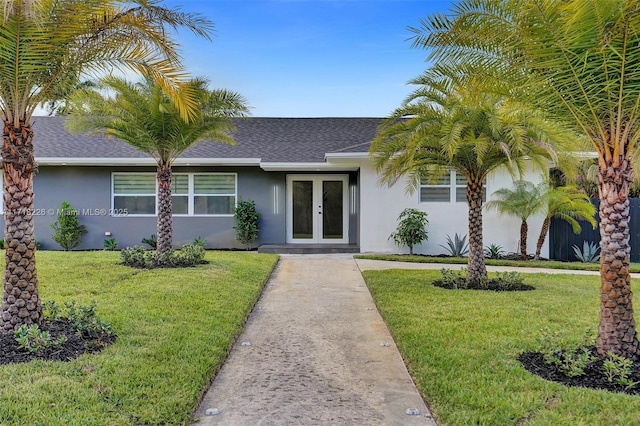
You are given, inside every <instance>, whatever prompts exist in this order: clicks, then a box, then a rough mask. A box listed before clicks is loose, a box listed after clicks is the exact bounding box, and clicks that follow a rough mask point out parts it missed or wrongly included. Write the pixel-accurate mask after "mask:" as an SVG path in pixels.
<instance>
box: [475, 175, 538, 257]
mask: <svg viewBox="0 0 640 426" xmlns="http://www.w3.org/2000/svg"><path fill="white" fill-rule="evenodd" d="M545 193H546V184H545V183H541V184H539V185H534V184H533V183H531V182H529V181H526V180H519V181H516V182H514V184H513V189H512V188H500V189H499V190H497V191H495V192H494V193H493V194H491V198H492V200H491V201H489V202H488V203H487V204H486V206H485V208H487V209H489V210H491V209H495V210H497V211H498V213H500V214H507V215H511V216H515V217H517V218H518V219H520V257H522V259H523V260H526V259H528V255H527V235H528V233H529V224H528V223H527V220H528V219H529V217H531V216H533V215H535V214H537V213H540V212H542V211H543V210H544V209H545V205H546V200H545Z"/></svg>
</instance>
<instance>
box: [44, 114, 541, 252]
mask: <svg viewBox="0 0 640 426" xmlns="http://www.w3.org/2000/svg"><path fill="white" fill-rule="evenodd" d="M380 122H381V119H380V118H247V119H239V120H237V131H236V132H235V134H234V138H235V140H236V141H237V144H236V145H235V146H229V145H224V144H220V143H216V142H201V143H199V144H197V145H195V146H194V147H192V148H190V149H189V150H187V151H186V152H185V153H184V154H183V155H182V156H181V157H180V158H179V159H178V160H177V161H176V162H175V166H174V180H173V212H174V218H173V231H174V234H173V235H174V242H175V244H176V245H179V244H181V243H186V242H190V241H193V240H194V239H195V238H197V237H201V238H203V239H204V240H205V241H206V247H207V248H221V249H226V248H240V247H241V245H240V244H239V243H238V242H237V241H236V239H235V230H234V225H235V221H234V218H233V210H234V206H235V203H236V201H237V200H239V199H240V198H242V199H245V200H254V201H255V204H256V207H257V209H258V211H259V212H260V213H261V214H262V217H261V220H260V236H259V239H258V241H257V243H256V245H257V246H261V247H262V248H263V249H265V250H267V249H269V247H273V246H285V248H286V247H288V248H291V247H293V248H294V249H295V248H296V247H306V246H304V245H305V244H306V245H309V244H311V245H313V247H320V248H323V247H324V248H328V249H333V250H341V251H352V252H406V248H399V247H397V246H396V245H395V244H394V243H393V242H392V241H390V240H389V235H390V234H391V232H393V231H394V230H395V228H396V226H397V217H398V215H399V213H400V212H401V211H402V210H403V209H404V208H407V207H413V208H418V209H421V210H424V211H426V212H427V213H428V214H429V216H428V218H429V222H430V224H429V227H428V232H429V239H428V241H426V242H425V243H423V244H422V245H420V246H418V247H416V252H418V253H428V254H439V253H445V252H446V251H445V250H444V249H443V248H442V247H440V245H441V244H445V241H446V238H447V236H451V237H453V235H454V234H455V233H458V234H460V235H465V234H466V233H467V204H466V199H465V191H464V181H463V180H461V179H460V177H457V176H456V175H455V172H451V175H450V176H446V177H445V178H443V179H441V181H440V182H438V184H437V185H426V184H425V185H423V186H421V187H420V189H419V190H418V191H416V192H415V193H413V194H409V193H407V192H406V191H405V184H404V182H399V183H397V184H396V185H394V186H392V187H387V186H381V185H380V184H379V179H378V174H377V173H376V171H375V169H374V168H373V167H372V164H371V161H370V159H369V154H368V150H369V146H370V143H371V141H372V139H373V138H374V136H375V134H376V130H377V127H378V125H379V124H380ZM33 127H34V132H35V139H34V145H35V156H36V161H37V163H38V173H37V175H36V177H35V179H34V188H35V194H36V198H35V207H36V211H35V222H36V237H37V239H38V241H40V242H41V243H42V245H43V247H44V248H45V249H57V248H58V246H57V244H56V243H55V242H54V241H53V240H52V238H51V233H52V229H51V227H50V225H51V224H52V223H53V222H54V221H55V220H56V211H57V209H58V208H59V207H60V205H61V203H62V202H63V201H68V202H70V203H71V204H72V205H73V206H74V207H75V208H77V209H78V210H79V214H80V221H81V223H82V224H84V225H85V226H86V229H87V231H88V232H87V234H86V235H84V237H83V240H82V244H81V245H80V246H79V247H78V248H79V249H98V248H102V246H103V241H104V239H105V238H115V239H116V240H117V241H118V243H119V247H121V248H123V247H127V246H132V245H139V244H141V240H142V238H145V237H149V236H150V235H151V234H154V233H155V232H156V197H155V192H156V191H155V189H156V188H155V162H154V160H153V159H152V158H150V157H149V156H148V155H146V154H143V153H141V152H138V151H137V150H135V149H134V148H132V147H130V146H129V145H127V144H126V143H124V142H122V141H119V140H116V139H110V138H105V137H100V136H94V137H89V136H87V135H72V134H70V133H69V132H68V131H67V130H66V129H65V127H64V118H63V117H34V118H33ZM526 178H527V179H528V180H531V181H534V182H538V181H540V179H541V175H540V173H539V172H533V171H532V172H531V173H528V175H527V176H526ZM511 184H512V179H511V176H510V175H509V174H508V173H507V172H506V171H505V170H503V171H499V172H497V173H495V174H494V175H492V176H491V177H490V178H489V179H488V181H487V183H486V192H487V194H488V195H487V196H488V197H489V198H490V197H491V193H493V192H494V191H495V190H497V189H498V188H501V187H505V186H511ZM541 223H542V220H541V218H534V219H532V220H531V221H530V223H529V227H530V229H531V231H530V233H531V235H530V237H529V240H530V241H529V250H530V252H533V251H534V249H535V242H536V239H537V232H538V231H539V229H540V226H541ZM519 225H520V224H519V221H518V220H517V219H516V218H513V217H507V216H499V215H498V214H497V213H495V212H486V213H485V216H484V242H485V245H489V244H499V245H501V246H502V247H503V248H504V249H505V250H507V251H517V248H518V238H519V232H518V230H519ZM279 249H283V248H282V247H279ZM546 253H548V248H547V247H546V246H545V247H544V249H543V255H545V254H546Z"/></svg>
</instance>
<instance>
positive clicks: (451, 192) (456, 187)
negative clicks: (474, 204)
mask: <svg viewBox="0 0 640 426" xmlns="http://www.w3.org/2000/svg"><path fill="white" fill-rule="evenodd" d="M485 185H486V183H485ZM482 199H483V200H485V201H486V199H487V191H486V187H485V186H484V185H483V190H482ZM420 202H421V203H433V202H442V203H452V202H458V203H466V202H467V180H466V179H465V177H464V175H462V174H460V173H456V172H455V171H453V170H452V171H450V172H449V173H445V174H444V175H442V176H440V177H439V178H438V180H437V181H436V182H431V181H429V180H428V179H425V178H423V179H422V181H421V182H420Z"/></svg>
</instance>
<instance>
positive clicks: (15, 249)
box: [0, 121, 42, 333]
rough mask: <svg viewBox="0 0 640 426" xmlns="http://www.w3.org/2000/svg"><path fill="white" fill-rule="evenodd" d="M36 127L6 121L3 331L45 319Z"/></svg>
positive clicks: (4, 141) (3, 141)
mask: <svg viewBox="0 0 640 426" xmlns="http://www.w3.org/2000/svg"><path fill="white" fill-rule="evenodd" d="M35 168H36V167H35V161H34V157H33V130H32V128H31V124H24V123H22V122H21V123H20V126H18V127H16V126H14V125H13V123H9V122H7V121H5V122H4V131H3V133H2V169H3V175H4V207H5V216H4V220H5V231H4V238H5V247H6V252H5V273H4V291H3V295H2V316H1V317H0V332H5V333H6V332H10V331H11V330H14V329H16V328H18V327H20V326H21V325H22V324H40V323H41V322H42V303H41V301H40V296H39V294H38V278H37V274H36V257H35V254H36V240H35V236H34V225H33V213H34V209H33V207H34V198H33V174H34V172H35Z"/></svg>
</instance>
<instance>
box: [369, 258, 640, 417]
mask: <svg viewBox="0 0 640 426" xmlns="http://www.w3.org/2000/svg"><path fill="white" fill-rule="evenodd" d="M363 275H364V277H365V279H366V281H367V284H368V286H369V288H370V289H371V292H372V294H373V297H374V299H375V300H376V303H377V305H378V308H379V309H380V312H381V314H382V316H383V317H384V319H385V321H386V323H387V325H388V327H389V328H390V330H391V332H392V334H393V335H394V337H395V340H396V342H397V344H398V347H399V349H400V351H401V352H402V354H403V356H404V358H405V360H406V362H407V364H408V367H409V370H410V372H411V374H412V376H413V378H414V380H415V382H416V384H417V386H418V388H419V390H420V392H421V393H422V395H423V396H424V398H425V400H427V401H428V403H429V404H430V405H431V407H432V410H433V413H434V415H435V416H436V417H437V419H438V422H439V424H440V425H524V424H526V425H527V426H532V425H634V424H635V425H637V424H640V397H638V396H629V395H623V394H616V393H610V392H606V391H598V390H591V389H584V388H569V387H565V386H562V385H560V384H557V383H552V382H548V381H545V380H543V379H541V378H539V377H537V376H535V375H533V374H531V373H529V372H527V371H526V370H525V369H524V368H523V367H522V366H521V365H520V363H519V362H518V361H517V359H516V357H517V356H518V354H520V353H521V352H524V351H531V350H537V349H538V342H537V338H538V336H539V335H540V334H539V330H540V329H541V328H542V327H545V326H546V327H549V328H550V329H551V330H566V332H567V342H568V343H574V342H575V343H577V342H578V341H580V338H581V337H582V335H583V334H584V332H585V330H586V329H587V327H593V328H594V329H595V328H597V325H598V310H599V305H598V299H599V278H598V277H597V276H593V277H591V276H572V275H564V274H561V275H555V274H554V275H547V274H527V275H525V283H527V284H532V285H534V286H535V287H536V288H537V289H536V290H534V291H527V292H516V293H495V292H483V291H474V290H445V289H442V288H437V287H434V286H432V285H431V282H432V281H433V280H434V279H435V278H438V277H439V276H440V274H439V272H438V271H427V270H411V271H409V270H404V271H403V270H387V271H365V272H364V273H363ZM639 284H640V283H639Z"/></svg>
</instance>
